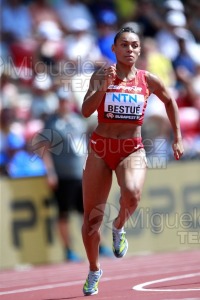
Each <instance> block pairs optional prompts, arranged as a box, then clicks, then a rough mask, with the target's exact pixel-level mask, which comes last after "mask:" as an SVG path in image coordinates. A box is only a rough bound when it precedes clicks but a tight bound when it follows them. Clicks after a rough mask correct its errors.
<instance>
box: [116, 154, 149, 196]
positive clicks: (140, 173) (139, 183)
mask: <svg viewBox="0 0 200 300" xmlns="http://www.w3.org/2000/svg"><path fill="white" fill-rule="evenodd" d="M146 169H147V162H146V154H145V150H144V149H139V150H138V151H136V152H134V153H131V154H130V155H129V156H128V157H126V158H125V159H124V160H122V161H121V162H120V164H119V165H118V167H117V169H116V171H115V172H116V176H117V180H118V184H119V186H120V188H121V189H129V190H134V189H137V190H139V191H141V190H142V188H143V185H144V180H145V176H146Z"/></svg>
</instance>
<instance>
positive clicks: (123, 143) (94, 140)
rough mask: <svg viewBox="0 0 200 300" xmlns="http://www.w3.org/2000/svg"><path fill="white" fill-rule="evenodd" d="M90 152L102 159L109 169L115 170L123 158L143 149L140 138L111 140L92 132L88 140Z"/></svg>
mask: <svg viewBox="0 0 200 300" xmlns="http://www.w3.org/2000/svg"><path fill="white" fill-rule="evenodd" d="M90 146H91V148H92V150H94V152H95V153H96V154H97V155H98V156H99V157H100V158H102V159H103V160H104V161H105V162H106V164H107V165H108V166H109V168H110V169H112V170H115V169H116V168H117V166H118V164H119V163H120V161H122V160H123V159H124V158H126V157H127V156H129V155H130V154H131V153H133V152H135V151H137V150H139V149H141V148H144V145H143V143H142V138H141V137H139V138H131V139H113V138H106V137H103V136H101V135H98V134H97V133H95V132H93V134H92V136H91V138H90Z"/></svg>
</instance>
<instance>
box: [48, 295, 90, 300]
mask: <svg viewBox="0 0 200 300" xmlns="http://www.w3.org/2000/svg"><path fill="white" fill-rule="evenodd" d="M81 298H84V299H85V297H84V296H83V295H80V296H75V297H64V298H44V299H43V300H69V299H81Z"/></svg>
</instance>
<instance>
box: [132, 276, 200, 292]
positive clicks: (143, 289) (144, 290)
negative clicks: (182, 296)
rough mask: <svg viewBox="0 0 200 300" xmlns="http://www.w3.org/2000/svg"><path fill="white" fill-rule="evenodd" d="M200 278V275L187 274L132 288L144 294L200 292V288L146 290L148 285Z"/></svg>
mask: <svg viewBox="0 0 200 300" xmlns="http://www.w3.org/2000/svg"><path fill="white" fill-rule="evenodd" d="M196 276H200V273H192V274H185V275H179V276H173V277H167V278H163V279H157V280H153V281H148V282H144V283H141V284H138V285H135V286H133V287H132V289H133V290H136V291H142V292H187V291H200V287H198V288H186V289H158V288H151V289H150V288H144V287H146V286H148V285H151V284H154V283H160V282H165V281H171V280H178V279H184V278H191V277H196Z"/></svg>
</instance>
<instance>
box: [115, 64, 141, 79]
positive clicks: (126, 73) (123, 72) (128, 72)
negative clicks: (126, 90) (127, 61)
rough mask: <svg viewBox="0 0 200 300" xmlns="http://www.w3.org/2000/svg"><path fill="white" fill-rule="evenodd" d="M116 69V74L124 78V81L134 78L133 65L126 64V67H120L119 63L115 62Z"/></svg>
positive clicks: (134, 68)
mask: <svg viewBox="0 0 200 300" xmlns="http://www.w3.org/2000/svg"><path fill="white" fill-rule="evenodd" d="M116 71H117V76H118V77H119V78H120V79H122V80H124V81H129V80H132V79H133V78H135V75H136V72H137V69H136V67H135V66H127V67H124V66H123V67H122V66H121V65H119V64H117V65H116Z"/></svg>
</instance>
